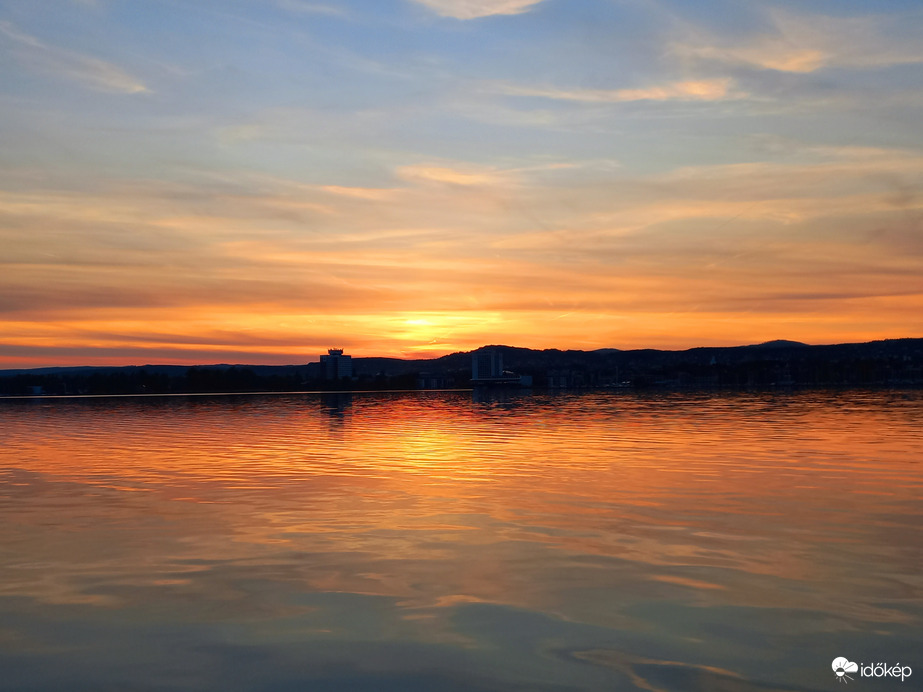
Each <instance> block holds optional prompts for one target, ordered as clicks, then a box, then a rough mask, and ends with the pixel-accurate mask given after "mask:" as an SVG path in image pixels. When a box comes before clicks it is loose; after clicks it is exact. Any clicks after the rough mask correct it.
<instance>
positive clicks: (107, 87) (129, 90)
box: [0, 22, 148, 94]
mask: <svg viewBox="0 0 923 692" xmlns="http://www.w3.org/2000/svg"><path fill="white" fill-rule="evenodd" d="M0 33H2V34H4V35H6V36H7V38H9V39H11V41H12V42H13V54H14V55H15V56H16V58H17V59H18V60H19V61H20V62H21V63H22V64H23V65H25V66H26V67H28V68H31V69H35V70H38V71H40V72H46V73H49V74H53V75H56V76H63V77H66V78H68V79H72V80H74V81H76V82H80V83H81V84H83V85H85V86H87V87H89V88H90V89H94V90H96V91H105V92H109V93H118V94H137V93H140V92H145V91H148V89H147V87H145V86H144V84H142V83H141V81H140V80H138V79H136V78H135V77H133V76H131V75H130V74H128V73H127V72H125V71H124V70H122V69H121V68H119V67H117V66H115V65H113V64H112V63H108V62H106V61H105V60H100V59H99V58H94V57H91V56H88V55H83V54H82V53H77V52H74V51H70V50H66V49H64V48H57V47H55V46H49V45H47V44H45V43H43V42H42V41H39V40H38V39H37V38H35V37H34V36H30V35H29V34H24V33H22V32H21V31H19V30H17V29H16V28H15V27H14V26H13V25H12V24H11V23H10V22H0Z"/></svg>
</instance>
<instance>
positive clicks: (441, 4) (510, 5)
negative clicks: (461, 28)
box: [414, 0, 542, 19]
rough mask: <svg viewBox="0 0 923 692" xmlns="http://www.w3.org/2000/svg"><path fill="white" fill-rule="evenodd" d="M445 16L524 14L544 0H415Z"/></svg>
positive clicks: (468, 17) (464, 17)
mask: <svg viewBox="0 0 923 692" xmlns="http://www.w3.org/2000/svg"><path fill="white" fill-rule="evenodd" d="M414 2H417V3H419V4H421V5H425V6H426V7H428V8H429V9H431V10H433V11H434V12H436V13H437V14H441V15H442V16H443V17H452V18H454V19H478V18H480V17H489V16H491V15H495V14H522V13H523V12H528V11H529V10H531V9H532V8H533V7H534V6H535V5H537V4H539V3H540V2H542V0H414Z"/></svg>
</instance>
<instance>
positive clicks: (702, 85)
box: [496, 78, 746, 103]
mask: <svg viewBox="0 0 923 692" xmlns="http://www.w3.org/2000/svg"><path fill="white" fill-rule="evenodd" d="M496 88H497V90H498V91H500V92H501V93H504V94H507V95H509V96H536V97H539V98H547V99H554V100H561V101H582V102H585V103H626V102H631V101H724V100H728V99H736V98H744V97H745V96H746V94H745V93H743V92H739V91H736V90H734V89H733V88H732V81H731V80H730V79H727V78H724V79H700V80H691V81H683V82H669V83H667V84H661V85H656V86H650V87H642V88H638V89H563V88H556V87H530V86H522V85H516V84H502V85H499V86H497V87H496Z"/></svg>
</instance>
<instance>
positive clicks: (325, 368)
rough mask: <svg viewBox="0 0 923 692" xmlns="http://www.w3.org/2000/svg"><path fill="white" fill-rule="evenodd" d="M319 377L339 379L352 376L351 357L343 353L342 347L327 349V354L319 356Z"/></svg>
mask: <svg viewBox="0 0 923 692" xmlns="http://www.w3.org/2000/svg"><path fill="white" fill-rule="evenodd" d="M320 371H321V377H322V378H324V379H325V380H340V379H342V378H344V377H352V376H353V358H352V356H346V355H343V349H342V348H331V349H327V355H326V356H321V357H320Z"/></svg>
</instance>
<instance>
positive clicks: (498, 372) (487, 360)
mask: <svg viewBox="0 0 923 692" xmlns="http://www.w3.org/2000/svg"><path fill="white" fill-rule="evenodd" d="M502 376H503V354H502V353H501V352H500V350H499V349H496V348H489V349H488V348H485V349H482V350H480V351H475V352H474V353H472V354H471V379H472V380H495V379H498V378H499V377H502Z"/></svg>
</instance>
